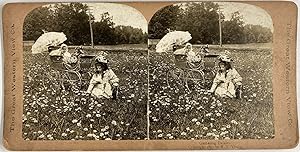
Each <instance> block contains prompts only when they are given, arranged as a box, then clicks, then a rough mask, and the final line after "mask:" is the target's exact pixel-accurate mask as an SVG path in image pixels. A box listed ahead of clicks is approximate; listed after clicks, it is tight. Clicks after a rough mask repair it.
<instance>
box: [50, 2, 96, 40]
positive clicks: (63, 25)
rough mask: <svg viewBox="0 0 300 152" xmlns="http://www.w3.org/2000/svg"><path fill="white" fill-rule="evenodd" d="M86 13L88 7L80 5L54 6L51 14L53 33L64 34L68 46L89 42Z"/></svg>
mask: <svg viewBox="0 0 300 152" xmlns="http://www.w3.org/2000/svg"><path fill="white" fill-rule="evenodd" d="M87 11H88V6H87V5H85V4H82V3H69V4H56V5H55V6H54V14H53V16H54V17H53V18H54V24H53V31H62V32H64V33H65V34H66V35H67V37H68V42H69V43H70V44H83V43H87V42H90V36H89V35H90V27H89V15H88V14H87ZM92 19H93V17H92Z"/></svg>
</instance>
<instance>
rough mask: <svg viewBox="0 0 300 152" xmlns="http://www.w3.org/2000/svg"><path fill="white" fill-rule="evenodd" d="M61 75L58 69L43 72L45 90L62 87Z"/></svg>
mask: <svg viewBox="0 0 300 152" xmlns="http://www.w3.org/2000/svg"><path fill="white" fill-rule="evenodd" d="M59 80H60V75H59V72H57V71H50V72H45V73H43V76H42V84H43V87H44V89H45V90H49V89H51V90H56V91H57V90H59V89H60V85H61V84H60V81H59Z"/></svg>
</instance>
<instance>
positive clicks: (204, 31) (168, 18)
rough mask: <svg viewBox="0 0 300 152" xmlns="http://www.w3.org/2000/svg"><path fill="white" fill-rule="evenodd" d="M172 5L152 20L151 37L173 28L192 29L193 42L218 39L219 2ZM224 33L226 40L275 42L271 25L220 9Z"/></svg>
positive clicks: (157, 36) (206, 41)
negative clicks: (228, 14) (227, 15)
mask: <svg viewBox="0 0 300 152" xmlns="http://www.w3.org/2000/svg"><path fill="white" fill-rule="evenodd" d="M181 6H184V7H180V5H170V6H167V7H164V8H163V9H161V10H159V11H158V12H157V13H155V15H154V16H153V17H152V19H151V21H150V23H149V38H150V39H161V38H162V37H163V36H164V35H165V34H166V33H167V32H168V31H170V30H178V31H179V30H182V31H189V32H190V33H191V34H192V37H193V39H192V40H191V42H192V43H200V44H218V43H219V14H218V13H219V12H218V9H219V5H218V4H216V3H213V2H201V3H186V4H182V5H181ZM220 16H221V19H222V36H223V38H222V39H223V43H225V44H243V43H268V42H272V39H273V38H272V36H273V34H272V32H271V29H269V28H266V27H263V26H261V25H251V24H245V23H244V21H243V16H242V15H240V13H239V12H234V13H232V15H231V18H230V19H229V20H224V14H222V13H221V15H220Z"/></svg>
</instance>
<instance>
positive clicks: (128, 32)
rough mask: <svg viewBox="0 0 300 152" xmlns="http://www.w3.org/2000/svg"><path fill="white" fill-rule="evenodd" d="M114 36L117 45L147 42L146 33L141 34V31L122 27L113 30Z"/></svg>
mask: <svg viewBox="0 0 300 152" xmlns="http://www.w3.org/2000/svg"><path fill="white" fill-rule="evenodd" d="M115 36H116V39H115V41H116V42H117V43H118V44H139V43H147V40H148V36H147V33H143V31H142V30H141V29H138V28H133V27H131V26H123V25H119V26H117V27H116V28H115Z"/></svg>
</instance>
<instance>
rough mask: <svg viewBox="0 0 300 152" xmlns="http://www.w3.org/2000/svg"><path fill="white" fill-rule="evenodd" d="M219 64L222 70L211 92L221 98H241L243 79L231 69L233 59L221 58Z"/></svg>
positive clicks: (218, 73)
mask: <svg viewBox="0 0 300 152" xmlns="http://www.w3.org/2000/svg"><path fill="white" fill-rule="evenodd" d="M219 59H220V62H219V68H220V70H219V71H218V72H217V74H216V76H215V78H214V80H213V84H212V87H211V89H210V90H209V92H211V93H215V95H217V96H220V97H225V98H226V97H227V98H228V97H229V98H234V97H235V98H240V97H241V85H242V77H241V76H240V75H239V73H238V72H237V71H236V70H235V69H234V68H232V67H231V64H230V63H231V61H232V60H231V59H230V58H228V57H227V56H221V57H220V58H219Z"/></svg>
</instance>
